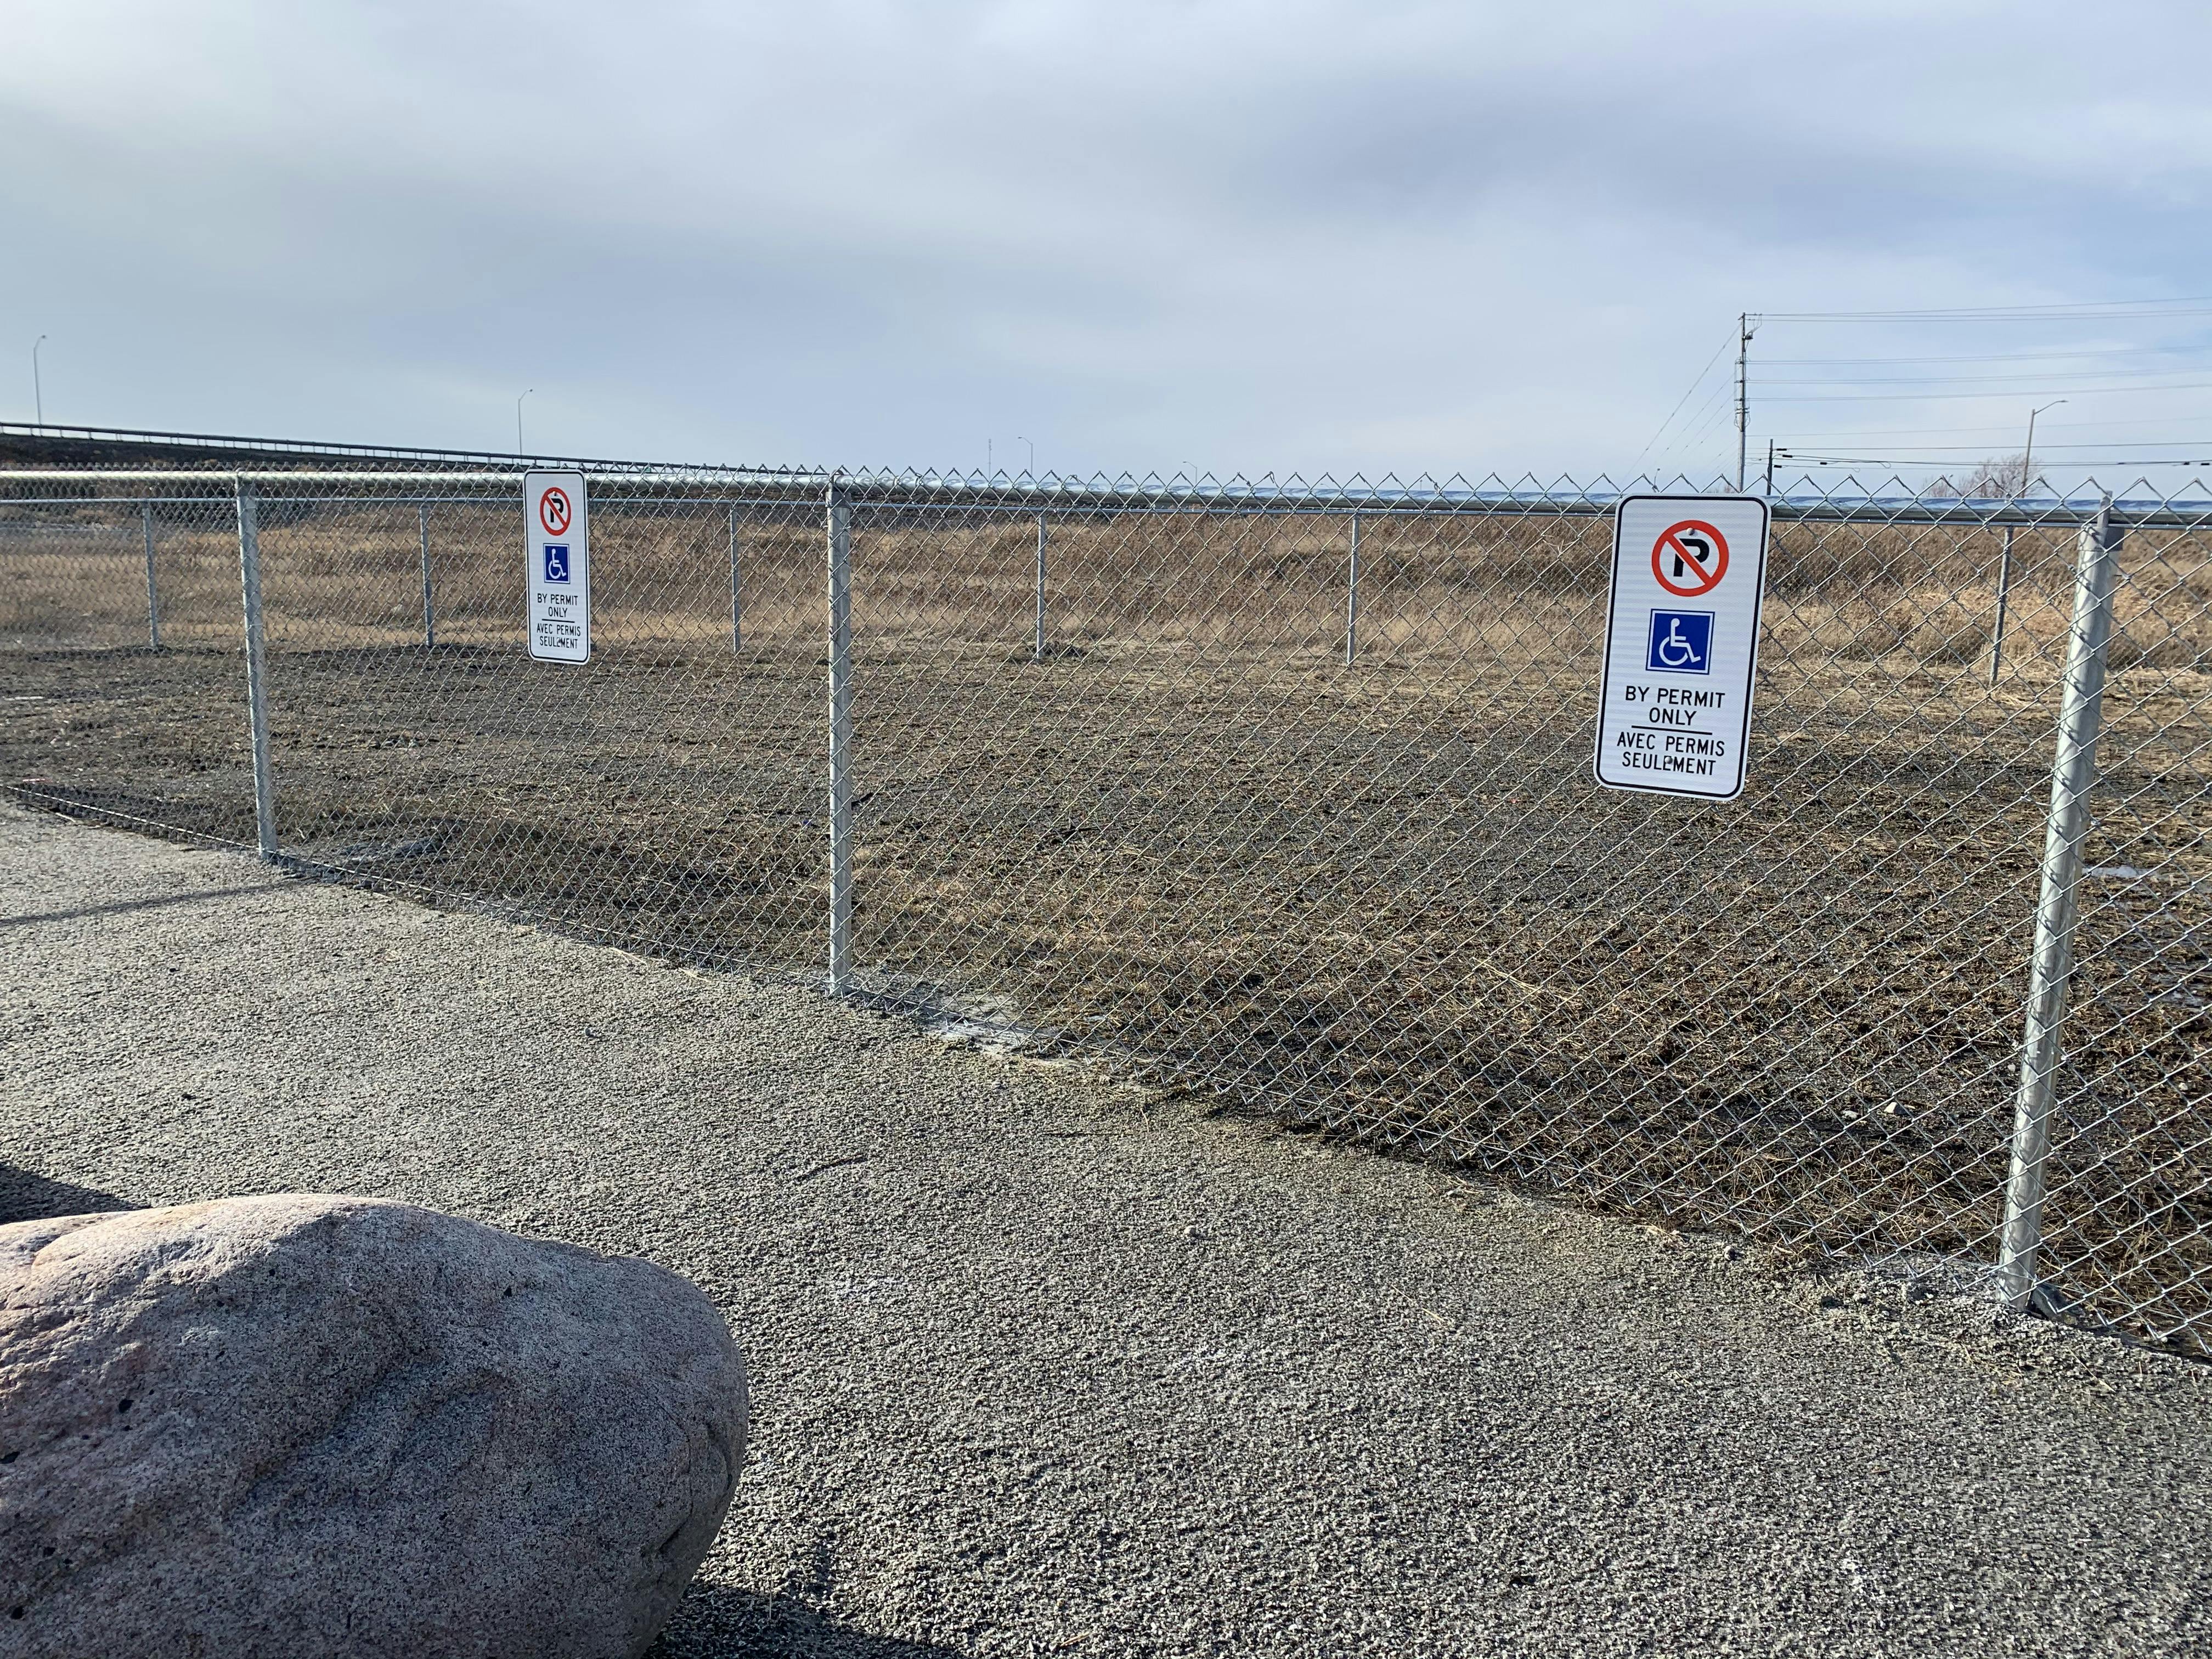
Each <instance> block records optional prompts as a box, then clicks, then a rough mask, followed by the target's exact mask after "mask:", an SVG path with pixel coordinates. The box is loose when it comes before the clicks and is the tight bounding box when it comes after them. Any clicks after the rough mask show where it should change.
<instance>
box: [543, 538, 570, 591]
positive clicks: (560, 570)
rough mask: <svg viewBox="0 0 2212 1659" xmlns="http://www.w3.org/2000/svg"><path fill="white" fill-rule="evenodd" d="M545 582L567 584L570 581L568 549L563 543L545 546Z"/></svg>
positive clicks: (549, 543)
mask: <svg viewBox="0 0 2212 1659" xmlns="http://www.w3.org/2000/svg"><path fill="white" fill-rule="evenodd" d="M545 580H547V581H549V582H565V581H567V580H568V544H566V543H563V542H548V543H546V544H545Z"/></svg>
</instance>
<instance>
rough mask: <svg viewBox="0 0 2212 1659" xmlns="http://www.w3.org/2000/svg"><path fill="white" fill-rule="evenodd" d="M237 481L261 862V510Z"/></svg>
mask: <svg viewBox="0 0 2212 1659" xmlns="http://www.w3.org/2000/svg"><path fill="white" fill-rule="evenodd" d="M237 487H238V578H239V587H240V592H241V593H242V594H243V597H244V599H245V603H246V723H247V725H248V726H249V727H250V728H251V730H252V736H253V835H254V841H255V843H256V844H257V846H258V848H259V849H260V852H261V860H262V862H263V863H264V864H271V863H274V862H275V861H276V781H275V780H274V779H273V778H272V777H271V776H270V771H269V665H268V659H267V654H266V652H265V650H264V646H263V641H262V629H261V522H260V520H261V512H260V502H259V501H258V499H257V498H256V496H255V495H254V489H253V486H252V484H251V483H248V482H247V481H246V479H244V478H240V479H239V480H237Z"/></svg>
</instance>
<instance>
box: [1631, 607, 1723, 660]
mask: <svg viewBox="0 0 2212 1659" xmlns="http://www.w3.org/2000/svg"><path fill="white" fill-rule="evenodd" d="M1649 644H1650V648H1649V649H1648V650H1647V651H1646V652H1645V653H1644V666H1645V667H1646V668H1649V669H1654V670H1656V671H1658V672H1660V673H1662V674H1710V673H1711V672H1712V671H1713V613H1712V612H1711V611H1653V612H1652V613H1651V635H1650V641H1649Z"/></svg>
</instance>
